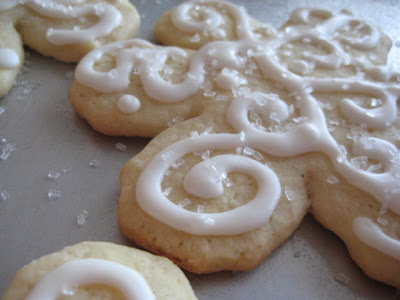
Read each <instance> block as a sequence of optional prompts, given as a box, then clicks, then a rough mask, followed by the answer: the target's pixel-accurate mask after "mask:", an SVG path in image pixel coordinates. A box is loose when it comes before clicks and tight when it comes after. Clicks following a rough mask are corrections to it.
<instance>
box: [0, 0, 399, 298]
mask: <svg viewBox="0 0 400 300" xmlns="http://www.w3.org/2000/svg"><path fill="white" fill-rule="evenodd" d="M180 2H181V1H161V0H156V1H154V0H152V1H150V0H149V1H145V0H141V1H132V3H134V4H135V5H136V7H137V9H138V11H139V13H140V15H141V17H142V23H141V30H140V35H139V37H141V38H144V39H148V40H151V41H155V40H154V35H153V32H152V30H153V26H154V24H155V22H156V21H157V20H158V19H159V17H160V16H161V14H162V13H163V12H164V11H166V10H167V9H168V8H171V7H173V6H176V5H177V4H178V3H180ZM234 2H236V3H240V4H242V5H244V6H245V7H246V9H247V11H248V12H249V13H250V14H251V15H252V16H254V17H256V18H258V19H259V20H261V21H264V22H267V23H270V24H272V25H273V26H274V27H275V28H277V27H279V26H280V25H281V24H282V23H283V22H284V21H285V20H286V19H287V18H288V16H289V14H290V12H291V11H292V10H293V9H294V8H295V7H299V6H309V7H315V6H317V7H324V8H329V9H332V10H335V11H337V10H340V9H343V8H347V9H350V10H352V11H353V12H355V13H356V14H357V15H358V16H360V17H362V18H364V19H367V20H370V21H372V22H373V23H375V24H378V25H379V26H380V27H381V28H382V29H384V31H386V32H387V33H388V34H389V35H390V36H391V38H392V39H393V41H394V43H395V45H397V47H396V46H395V47H393V50H392V53H391V61H392V63H394V64H395V65H397V68H398V67H399V61H400V55H399V52H400V48H399V46H400V37H399V33H400V22H399V21H400V20H399V19H400V18H399V16H400V2H399V1H395V0H392V1H389V0H388V1H373V0H369V1H361V0H358V1H350V0H341V1H326V0H325V1H317V0H312V1H311V0H286V1H279V0H274V1H261V0H250V1H234ZM28 52H29V53H30V58H29V59H28V60H27V63H26V68H25V70H24V71H23V72H22V73H21V74H20V75H19V77H18V82H17V84H16V86H15V87H14V88H13V89H12V91H11V92H10V94H9V95H7V96H6V97H4V98H3V99H0V106H2V107H4V108H5V112H4V113H3V114H1V115H0V139H1V138H6V139H7V140H8V141H9V142H10V143H12V144H15V145H16V147H17V150H16V151H15V152H14V153H13V154H12V155H11V156H10V158H9V159H7V160H5V161H0V191H7V192H8V193H9V194H10V199H8V200H7V201H1V200H0V295H2V294H3V293H4V291H5V289H6V287H7V286H8V285H9V283H10V282H11V280H12V278H13V276H14V274H15V272H16V271H17V270H18V269H19V268H21V267H22V266H23V265H24V264H26V263H29V262H30V261H32V260H33V259H36V258H38V257H40V256H43V255H45V254H48V253H52V252H55V251H58V250H60V249H62V248H63V247H65V246H68V245H72V244H75V243H78V242H81V241H86V240H97V241H110V242H115V243H120V244H127V245H132V244H131V243H130V242H129V241H128V240H127V239H125V238H124V237H123V236H122V235H121V233H120V231H119V227H118V223H117V218H116V209H117V201H118V197H119V179H118V176H119V170H120V168H121V167H122V166H123V164H124V163H125V162H126V161H127V160H129V159H130V158H131V157H132V156H134V155H135V154H136V153H138V152H139V151H140V150H141V149H142V148H143V147H144V146H145V145H146V143H147V142H148V140H146V139H140V138H115V137H108V136H104V135H101V134H99V133H96V132H95V131H93V130H92V129H91V128H90V127H89V126H88V125H87V123H86V122H85V121H83V120H82V119H80V118H79V117H78V116H77V114H76V113H75V112H74V110H73V109H72V107H71V104H70V102H69V99H68V98H69V97H68V93H69V87H70V83H71V79H70V78H69V76H68V75H69V73H68V72H70V71H73V70H74V67H75V65H73V64H65V63H60V62H56V61H55V60H53V59H50V58H46V57H43V56H41V55H39V54H37V53H35V52H34V51H31V50H28ZM117 142H122V143H124V144H126V145H127V146H128V149H127V150H126V151H125V152H121V151H118V150H117V149H116V148H115V143H117ZM94 159H96V160H98V161H99V162H100V165H99V166H98V167H97V168H92V167H90V166H89V162H90V161H91V160H94ZM63 169H71V170H70V172H68V173H62V174H61V176H60V177H59V178H58V179H57V180H49V179H48V178H47V174H48V172H49V171H51V170H55V171H59V172H61V171H62V170H63ZM49 189H56V190H60V191H62V195H61V198H60V199H58V200H49V199H47V192H48V191H49ZM83 210H86V211H87V212H88V216H87V219H86V223H85V224H84V225H83V226H78V224H77V222H76V218H77V216H78V215H79V214H80V213H81V212H82V211H83ZM343 275H345V276H347V278H348V279H349V282H348V283H346V284H342V283H340V282H339V281H340V280H339V281H338V280H335V278H340V277H341V276H343ZM187 276H188V278H189V280H190V282H191V284H192V286H193V288H194V290H195V292H196V294H197V296H198V297H199V298H200V299H267V298H268V299H358V298H360V299H395V298H396V291H395V289H393V288H391V287H388V286H386V285H383V284H380V283H377V282H375V281H373V280H370V279H368V278H367V277H366V276H365V275H364V274H363V273H362V271H361V270H360V269H359V268H358V267H357V266H356V265H355V264H354V263H353V262H352V260H351V259H350V257H349V255H348V253H347V251H346V248H345V247H344V245H343V243H342V242H341V241H340V240H339V239H338V238H337V237H336V236H335V235H334V234H332V233H331V232H329V231H327V230H325V229H324V228H322V226H320V225H319V224H318V223H317V222H316V221H314V220H313V219H312V217H310V216H307V217H306V218H305V220H304V222H303V223H302V225H301V226H300V228H299V229H298V230H297V231H296V232H295V234H293V236H292V237H291V238H290V239H289V240H288V241H287V242H286V243H284V244H283V245H282V246H280V247H279V248H278V249H277V250H276V251H275V252H274V253H273V254H272V255H271V256H270V257H269V258H268V259H267V260H266V261H265V262H264V263H263V264H262V265H261V266H259V267H258V268H256V269H255V270H253V271H250V272H245V273H232V272H220V273H217V274H211V275H203V276H199V275H193V274H188V273H187ZM397 297H400V296H399V294H397Z"/></svg>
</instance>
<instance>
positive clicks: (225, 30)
mask: <svg viewBox="0 0 400 300" xmlns="http://www.w3.org/2000/svg"><path fill="white" fill-rule="evenodd" d="M154 33H155V35H156V37H157V39H158V40H159V41H160V42H161V43H162V44H164V45H169V46H179V47H183V48H189V49H199V48H201V47H202V46H204V45H205V44H207V43H209V42H212V41H232V40H244V39H247V38H251V39H258V40H265V39H269V38H273V37H275V35H276V32H275V30H274V29H273V28H272V27H271V26H270V25H268V24H263V23H261V22H259V21H257V20H255V19H253V18H251V17H249V16H248V15H247V13H246V11H245V9H244V8H243V7H238V6H236V5H234V4H231V3H229V2H225V1H216V0H202V1H198V0H197V1H188V2H184V3H182V4H181V5H179V6H178V7H176V8H174V9H171V10H169V11H167V12H166V13H165V14H164V15H163V16H162V17H161V18H160V20H159V21H158V22H157V24H156V26H155V28H154Z"/></svg>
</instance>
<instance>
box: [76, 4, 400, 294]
mask: <svg viewBox="0 0 400 300" xmlns="http://www.w3.org/2000/svg"><path fill="white" fill-rule="evenodd" d="M190 3H192V2H190ZM200 3H203V1H201V2H200ZM204 3H208V1H205V2H204ZM213 3H214V2H213ZM390 46H391V42H390V39H389V38H388V37H387V36H386V35H385V34H383V33H382V32H381V31H380V30H379V29H377V28H376V27H374V26H373V25H371V24H369V23H367V22H365V21H361V20H359V19H357V18H355V17H354V16H353V15H351V14H350V13H349V12H348V11H342V12H340V13H338V14H334V13H332V12H329V11H326V10H321V9H297V10H296V11H295V12H294V13H293V14H292V16H291V18H290V20H289V21H288V22H287V23H286V24H285V25H284V26H283V27H282V28H281V29H280V30H279V31H278V32H277V34H276V37H275V38H269V39H266V40H262V39H258V38H256V37H252V36H247V37H245V39H242V40H236V41H220V42H212V43H208V44H206V45H205V46H203V47H202V48H200V49H199V50H197V51H192V50H184V49H181V48H176V47H160V46H154V45H152V44H150V43H148V42H145V41H141V40H131V41H125V42H120V43H114V44H110V45H107V46H105V47H101V48H99V49H97V50H95V51H94V52H92V53H90V54H89V55H88V56H86V57H85V58H84V59H83V60H82V61H81V63H80V64H79V66H78V68H77V71H76V80H75V82H74V84H73V86H72V89H71V100H72V103H73V104H74V106H75V108H76V109H77V111H78V112H79V113H80V114H81V115H82V116H83V117H84V118H86V119H87V120H88V121H89V123H90V124H91V125H92V126H93V127H94V128H95V129H97V130H99V131H101V132H104V133H108V134H113V135H140V136H153V135H155V134H157V133H159V132H161V131H162V130H163V129H165V128H166V127H168V126H171V127H170V128H168V129H167V130H164V131H162V132H161V133H160V134H159V135H157V136H156V137H155V138H154V139H153V140H152V141H151V142H150V143H149V145H148V146H147V147H146V148H145V149H144V150H143V151H142V152H141V153H139V154H138V155H137V156H136V157H135V158H133V159H132V160H131V161H129V162H128V163H127V164H126V165H125V167H124V168H123V170H122V172H121V188H122V192H121V198H120V202H119V211H118V215H119V222H120V224H121V228H122V230H123V232H124V233H125V234H126V235H127V236H128V237H129V238H131V239H133V240H135V241H136V242H137V243H139V244H140V245H142V246H144V247H146V248H147V249H150V250H151V251H153V252H155V253H158V254H162V255H165V256H167V257H170V258H171V259H172V260H174V261H175V262H176V263H177V264H179V265H180V266H182V267H184V268H186V269H188V270H190V271H193V272H197V273H205V272H214V271H218V270H226V269H228V270H248V269H250V268H253V267H255V266H256V265H258V264H259V263H261V262H262V260H263V259H264V258H265V257H266V256H268V255H269V254H270V253H271V251H272V250H273V249H275V248H276V247H277V246H278V245H279V244H281V243H282V242H284V241H285V240H286V239H287V238H288V237H289V236H290V234H291V233H292V232H293V231H294V230H295V228H296V227H297V226H298V224H299V223H300V222H301V219H302V218H303V216H304V215H305V214H306V213H307V211H311V212H312V213H313V214H314V216H315V217H316V218H317V219H318V220H319V221H320V222H321V223H322V224H323V225H324V226H326V227H327V228H329V229H330V230H332V231H334V232H335V233H336V234H338V235H339V237H341V238H342V239H343V241H344V242H345V243H346V245H347V247H348V249H349V251H350V253H351V255H352V257H353V258H354V260H355V261H356V262H357V263H358V264H359V265H360V267H361V268H362V269H363V270H364V271H365V272H366V273H367V274H368V275H369V276H371V277H372V278H375V279H377V280H380V281H383V282H386V283H388V284H391V285H393V286H397V287H399V286H400V281H399V280H400V279H399V278H400V276H399V275H400V257H399V253H400V242H399V240H398V235H399V233H400V216H399V214H400V202H399V198H400V180H399V177H400V176H399V157H400V154H399V153H400V152H399V151H398V149H397V146H396V143H397V141H398V134H399V129H400V128H399V126H400V124H399V118H398V111H397V100H398V98H399V95H400V83H399V78H400V77H399V74H398V73H396V72H394V71H391V70H390V69H389V68H388V67H387V66H385V65H384V64H385V63H386V57H387V53H388V51H389V49H390ZM94 66H96V68H95V67H94ZM127 95H128V96H127ZM130 96H133V97H132V98H130ZM123 99H133V100H134V101H133V102H132V103H135V104H133V106H134V107H135V109H132V110H129V109H127V110H125V108H124V107H125V105H122V104H121V105H119V104H118V103H119V101H125V100H123ZM138 102H139V103H140V107H139V105H138ZM124 103H125V102H124ZM121 107H122V109H121ZM128 107H130V106H129V105H128ZM96 119H98V120H100V121H96ZM338 220H339V221H338Z"/></svg>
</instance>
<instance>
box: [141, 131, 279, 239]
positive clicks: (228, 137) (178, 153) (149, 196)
mask: <svg viewBox="0 0 400 300" xmlns="http://www.w3.org/2000/svg"><path fill="white" fill-rule="evenodd" d="M241 145H242V146H243V145H245V143H244V142H243V141H241V139H240V136H239V135H238V134H212V135H205V136H200V137H196V138H189V139H184V140H181V141H179V142H177V143H175V144H173V145H171V146H170V147H168V148H166V149H165V150H164V151H162V152H160V153H159V154H157V156H156V157H155V158H154V159H153V160H152V161H151V162H150V163H149V164H148V165H147V166H146V168H145V169H144V170H143V172H142V173H141V174H140V176H139V178H138V181H137V184H136V198H137V202H138V204H139V205H140V207H141V208H142V209H144V210H145V211H146V212H147V213H149V214H150V215H151V216H152V217H154V218H156V219H158V220H160V221H161V222H163V223H165V224H168V225H169V226H171V227H173V228H175V229H177V230H181V231H184V232H187V233H191V234H196V235H233V234H241V233H244V232H247V231H250V230H253V229H255V228H258V227H260V226H261V225H263V224H265V222H267V221H268V219H269V218H270V216H271V214H272V212H273V211H274V209H275V206H276V205H277V203H278V201H279V198H280V194H281V188H280V183H279V179H278V178H277V176H276V175H275V173H274V172H273V171H272V170H271V169H270V168H268V167H267V166H265V165H263V164H261V163H259V162H257V161H255V160H252V159H250V158H247V157H244V156H239V155H232V154H226V155H218V156H215V157H212V158H210V159H208V160H206V161H204V162H202V163H201V164H199V165H196V166H195V167H194V168H193V169H192V170H191V172H190V173H189V174H187V176H189V177H187V178H185V189H186V190H187V192H188V193H192V194H194V195H197V196H205V197H206V198H210V197H216V196H219V195H220V194H221V192H222V189H223V187H222V186H221V182H218V174H220V173H228V172H233V171H238V172H240V173H245V174H248V175H250V176H252V177H254V179H255V180H256V182H257V185H258V191H257V194H256V195H255V197H254V199H253V200H251V201H250V202H248V203H247V204H245V205H243V206H240V207H238V208H235V209H233V210H230V211H227V212H222V213H197V212H192V211H188V210H186V209H184V208H182V207H179V206H178V205H176V204H174V203H172V202H170V201H169V200H168V198H166V197H165V196H164V195H163V192H162V190H161V182H162V180H163V177H164V174H165V172H166V171H167V170H168V168H169V167H170V166H171V164H172V163H173V162H174V161H177V160H178V159H180V158H182V157H183V156H184V155H185V154H189V153H191V152H194V151H202V150H203V151H205V150H208V149H215V150H229V149H232V148H236V147H239V146H241ZM213 170H214V171H216V172H217V174H214V175H213V174H212V172H213ZM199 175H200V176H207V177H206V178H204V177H203V179H202V184H201V186H200V187H199V186H198V184H199V182H198V178H199ZM196 179H197V180H196ZM207 181H211V182H207ZM154 183H155V184H154ZM201 187H204V188H207V189H210V188H211V193H210V191H208V192H207V191H203V192H201V191H199V188H200V189H201ZM204 193H206V194H204ZM171 216H174V217H173V218H171Z"/></svg>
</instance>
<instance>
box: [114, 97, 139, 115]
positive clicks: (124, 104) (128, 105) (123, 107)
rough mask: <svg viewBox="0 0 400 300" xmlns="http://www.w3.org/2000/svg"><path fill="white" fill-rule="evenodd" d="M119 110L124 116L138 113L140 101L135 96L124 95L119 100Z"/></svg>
mask: <svg viewBox="0 0 400 300" xmlns="http://www.w3.org/2000/svg"><path fill="white" fill-rule="evenodd" d="M117 107H118V109H119V110H120V111H121V112H122V113H124V114H131V113H134V112H137V111H138V110H139V108H140V101H139V99H138V98H136V97H135V96H133V95H123V96H121V97H120V98H119V99H118V102H117Z"/></svg>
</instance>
